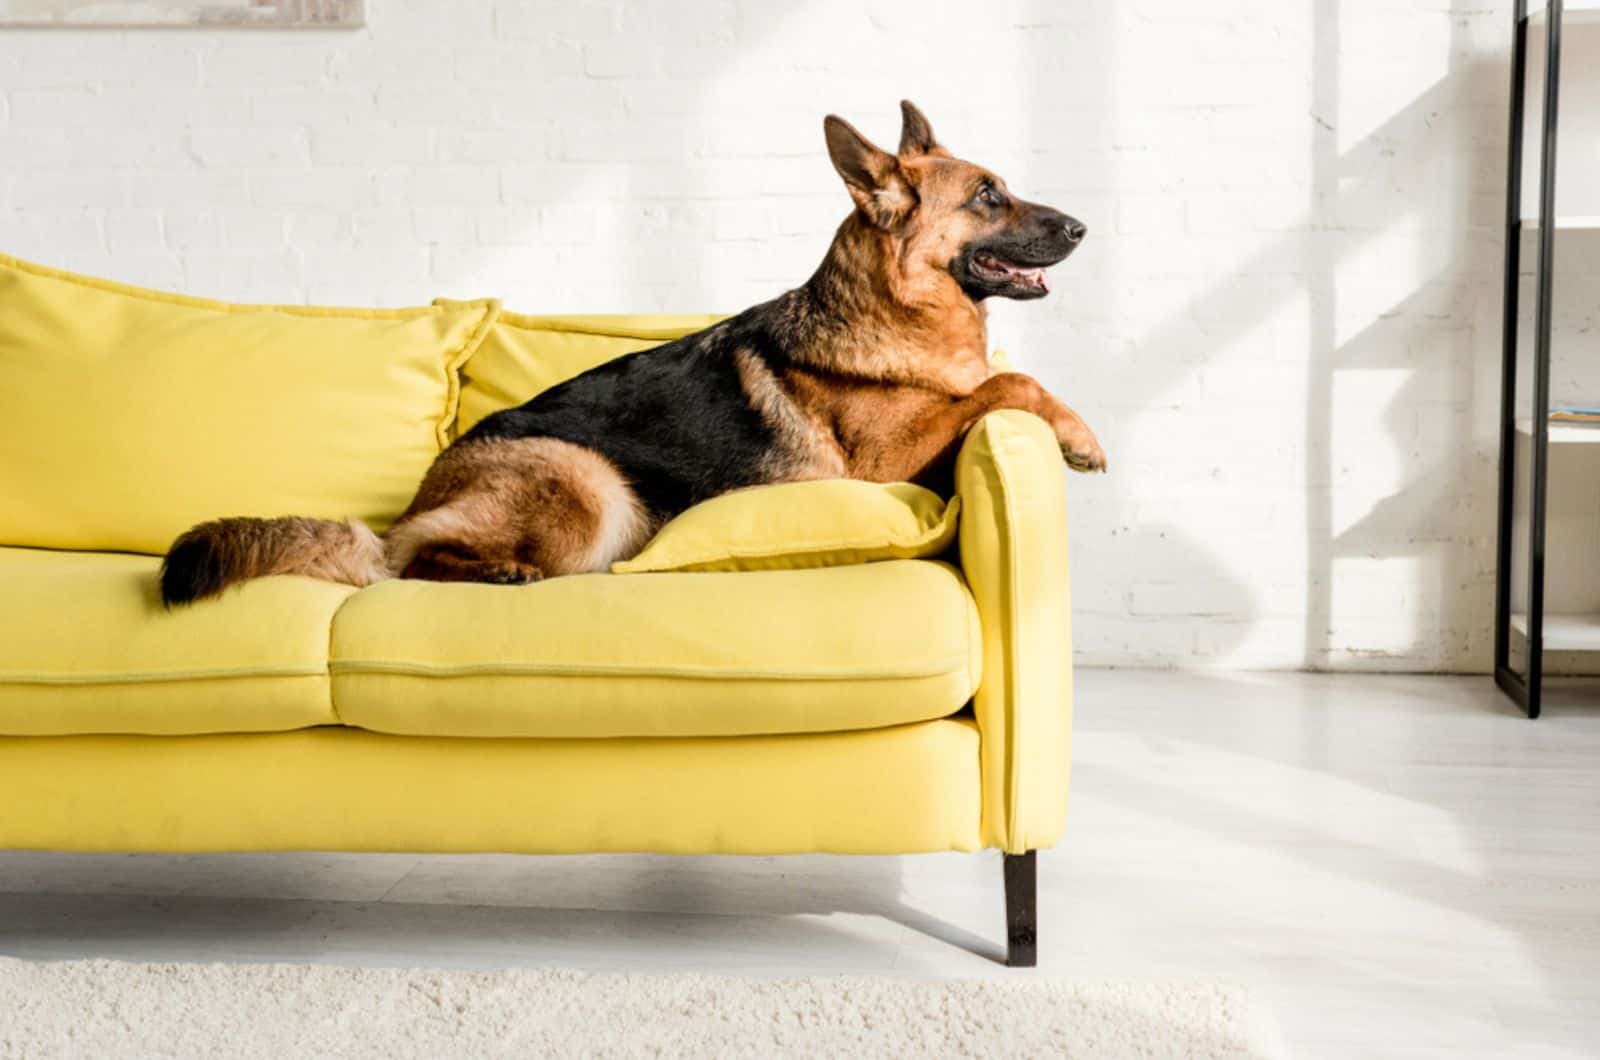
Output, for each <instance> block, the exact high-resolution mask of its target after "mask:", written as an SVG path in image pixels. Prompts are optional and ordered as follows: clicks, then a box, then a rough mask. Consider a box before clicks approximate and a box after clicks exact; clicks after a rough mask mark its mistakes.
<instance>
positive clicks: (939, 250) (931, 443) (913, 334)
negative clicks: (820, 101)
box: [745, 103, 1105, 481]
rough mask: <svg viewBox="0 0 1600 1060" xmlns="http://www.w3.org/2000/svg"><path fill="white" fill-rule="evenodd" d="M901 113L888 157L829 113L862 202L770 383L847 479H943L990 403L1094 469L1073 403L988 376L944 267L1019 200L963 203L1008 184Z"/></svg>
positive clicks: (1095, 447)
mask: <svg viewBox="0 0 1600 1060" xmlns="http://www.w3.org/2000/svg"><path fill="white" fill-rule="evenodd" d="M902 110H903V112H904V118H905V121H904V126H903V128H902V132H901V140H900V148H899V151H898V153H897V154H895V155H891V154H889V153H888V152H885V151H882V150H880V149H878V148H876V147H874V146H872V145H871V143H870V142H868V141H866V140H865V138H864V137H862V136H861V134H860V133H859V132H857V131H856V130H855V129H854V128H853V127H851V126H850V125H849V124H848V123H846V122H843V121H842V120H840V119H837V118H830V119H829V121H828V122H827V123H826V126H827V132H828V148H829V153H830V155H832V156H833V159H834V164H835V166H836V168H838V169H839V172H840V175H841V176H842V177H843V178H844V181H845V185H846V188H847V189H848V190H849V191H850V194H851V198H852V199H853V200H854V201H855V202H856V205H857V210H856V212H855V213H853V214H851V216H850V217H849V218H847V219H846V220H845V222H844V223H843V224H842V225H840V226H839V230H838V232H837V234H836V235H835V237H834V241H833V244H832V246H831V247H830V248H829V250H828V255H827V257H826V258H825V259H824V260H823V263H822V266H821V267H820V268H819V269H818V270H817V273H816V275H815V276H813V277H812V279H811V283H810V284H809V285H808V289H809V290H810V291H811V294H812V298H813V299H814V300H815V301H816V302H817V303H818V304H819V306H825V307H826V309H825V310H822V309H819V311H817V312H816V313H814V314H804V315H800V316H799V317H798V319H796V320H794V321H793V322H792V328H793V330H794V331H795V332H797V333H799V334H802V335H803V336H804V339H805V341H804V342H803V343H801V344H800V345H801V348H802V350H803V353H802V355H801V356H799V357H797V358H796V359H795V364H794V365H793V366H792V367H790V368H789V369H788V370H786V371H785V372H784V374H783V376H782V378H781V379H780V380H779V385H780V386H781V388H782V390H783V392H784V395H785V396H786V397H787V398H788V404H790V405H792V406H794V407H796V408H797V409H798V410H799V414H800V416H801V418H803V419H804V420H805V421H808V422H811V423H815V424H819V425H821V426H822V427H823V428H825V430H826V431H827V432H828V433H829V434H831V435H833V437H834V440H835V442H836V444H837V448H838V450H839V452H840V453H841V455H842V457H843V460H844V465H845V473H846V474H848V475H849V476H851V477H854V478H865V479H871V480H874V481H895V480H900V479H929V478H933V479H938V478H939V476H940V475H941V474H943V473H944V471H945V470H947V468H948V465H949V463H950V461H951V460H952V458H953V457H954V454H955V451H956V449H957V447H958V446H959V443H960V440H961V438H962V436H963V435H965V433H966V432H967V430H968V429H970V428H971V426H972V425H973V424H974V423H976V422H977V421H978V419H980V418H981V417H982V416H983V415H984V414H986V413H988V412H991V411H993V410H995V409H998V408H1020V409H1025V410H1027V411H1029V412H1033V413H1035V414H1036V415H1038V416H1040V417H1042V418H1043V419H1044V420H1045V421H1046V422H1048V423H1050V424H1051V426H1052V427H1053V428H1054V429H1055V432H1056V437H1057V440H1058V441H1059V442H1060V444H1061V449H1062V455H1063V456H1064V457H1065V459H1066V461H1067V463H1068V464H1069V465H1070V466H1072V467H1074V468H1076V469H1078V470H1080V471H1083V470H1101V469H1103V468H1104V467H1105V454H1104V452H1103V451H1102V450H1101V448H1100V444H1099V442H1098V441H1097V440H1096V439H1095V437H1094V433H1093V432H1092V431H1091V430H1090V429H1089V427H1088V425H1087V424H1085V423H1084V422H1083V420H1082V418H1080V417H1079V416H1078V414H1077V413H1075V412H1073V411H1072V410H1071V409H1070V408H1068V407H1067V406H1066V405H1064V404H1062V403H1061V402H1060V401H1059V400H1058V399H1056V398H1055V397H1054V396H1053V395H1051V394H1050V393H1049V392H1048V391H1046V390H1045V389H1044V387H1042V386H1041V385H1040V384H1039V383H1038V382H1036V381H1035V380H1033V379H1032V378H1030V377H1028V376H1025V375H1020V374H1017V373H1002V374H999V375H996V374H995V373H994V371H993V369H992V368H991V366H990V364H989V361H988V334H987V326H986V319H985V315H984V310H983V307H982V305H981V304H975V303H974V302H973V301H972V300H971V299H969V298H968V297H967V296H966V294H965V292H963V291H962V290H961V286H960V284H959V283H958V282H957V281H956V279H955V278H954V276H952V275H951V271H950V265H951V262H952V260H953V259H954V258H955V257H956V255H957V254H959V253H960V252H961V249H962V248H963V247H964V246H966V245H967V244H968V243H970V242H971V241H972V240H974V239H975V238H978V237H980V236H982V235H984V234H985V232H986V231H987V230H988V229H990V228H994V229H998V228H1003V227H1004V226H1006V225H1009V224H1011V223H1013V217H1012V216H1011V215H1012V213H1013V212H1014V211H1016V210H1019V209H1022V208H1023V204H1021V203H1020V201H1019V200H1015V199H1010V200H1009V203H1010V204H1009V205H1008V206H1007V208H1006V209H1005V210H1004V211H1003V212H1001V213H1000V214H999V215H998V216H996V217H993V218H989V219H983V218H980V217H978V216H977V215H975V214H974V213H973V212H972V211H970V210H966V209H964V208H963V207H964V204H965V203H967V202H968V201H969V200H970V198H971V196H972V194H973V192H974V190H975V189H976V188H977V187H978V186H979V185H980V184H981V183H982V182H984V181H989V182H992V183H993V184H995V185H996V186H997V187H1000V188H1004V187H1005V182H1004V181H1002V180H1001V179H1000V178H999V177H998V176H997V175H996V174H994V173H992V172H991V171H989V170H987V169H985V168H983V167H982V166H977V165H974V164H973V163H971V162H966V161H963V160H961V159H957V158H954V157H952V156H951V154H950V153H949V152H948V151H946V150H945V149H944V148H943V147H941V146H939V145H938V143H937V142H936V141H935V139H934V137H933V130H932V128H931V127H930V126H929V124H928V121H927V118H926V117H924V116H923V115H922V113H921V112H920V111H918V110H917V109H916V108H915V107H913V106H911V105H910V104H909V103H907V104H903V105H902ZM878 192H885V194H883V195H880V194H877V193H878ZM745 389H746V392H747V393H750V394H752V404H756V405H757V407H761V404H759V403H758V402H764V403H768V404H776V402H775V401H774V400H773V399H772V398H771V397H762V398H759V399H758V398H757V397H756V396H755V391H756V388H755V387H753V386H752V385H751V383H750V382H748V381H747V382H746V384H745Z"/></svg>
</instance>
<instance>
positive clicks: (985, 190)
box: [973, 184, 1006, 206]
mask: <svg viewBox="0 0 1600 1060" xmlns="http://www.w3.org/2000/svg"><path fill="white" fill-rule="evenodd" d="M973 198H974V199H976V200H977V201H978V202H981V203H983V204H984V205H985V206H1004V205H1005V204H1006V197H1005V196H1004V195H1001V194H1000V189H999V188H997V187H995V186H994V185H993V184H985V185H984V186H983V187H981V188H979V189H978V194H977V195H975V196H973Z"/></svg>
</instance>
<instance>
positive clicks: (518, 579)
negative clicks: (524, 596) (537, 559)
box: [478, 562, 544, 585]
mask: <svg viewBox="0 0 1600 1060" xmlns="http://www.w3.org/2000/svg"><path fill="white" fill-rule="evenodd" d="M478 580H479V581H482V582H486V583H487V584H489V585H532V584H533V583H534V582H537V581H543V580H544V572H543V571H542V570H540V569H539V568H538V567H535V566H533V565H531V564H528V563H514V562H506V563H491V564H488V565H487V566H485V567H484V569H483V570H482V571H481V572H480V573H479V577H478Z"/></svg>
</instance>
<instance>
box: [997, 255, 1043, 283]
mask: <svg viewBox="0 0 1600 1060" xmlns="http://www.w3.org/2000/svg"><path fill="white" fill-rule="evenodd" d="M983 264H984V265H985V266H986V267H987V268H991V269H994V270H996V271H998V272H1000V273H1002V274H1004V275H1005V278H1006V279H1008V280H1010V281H1011V282H1012V283H1016V284H1021V285H1022V286H1024V287H1037V288H1039V289H1040V290H1041V291H1046V292H1048V291H1049V290H1050V283H1049V281H1048V280H1046V279H1045V276H1044V270H1043V269H1040V268H1035V267H1030V266H1025V265H1013V264H1012V263H1011V262H1009V261H1004V260H1002V259H1000V258H997V257H994V256H992V255H988V254H986V255H984V257H983Z"/></svg>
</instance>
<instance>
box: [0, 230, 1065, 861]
mask: <svg viewBox="0 0 1600 1060" xmlns="http://www.w3.org/2000/svg"><path fill="white" fill-rule="evenodd" d="M715 319H716V318H715V317H672V318H662V317H544V318H536V317H521V316H516V315H512V314H505V315H501V314H499V311H498V306H497V304H496V303H493V302H487V301H486V302H476V303H449V302H445V303H440V304H438V305H436V306H434V307H432V308H428V309H415V310H395V311H373V310H328V309H314V308H305V307H280V308H273V307H249V306H230V305H226V304H223V303H214V302H204V301H201V300H197V299H188V298H182V297H179V296H172V295H162V294H158V293H154V292H147V291H139V290H136V289H132V288H125V287H121V286H119V285H116V284H108V283H104V282H101V281H94V280H86V279H83V278H81V277H73V276H70V275H67V274H61V273H54V272H52V271H50V270H47V269H40V268H38V267H35V266H29V265H26V264H24V263H21V262H16V261H14V260H12V259H0V373H4V376H3V378H4V385H3V386H0V416H3V417H5V419H6V422H7V428H6V430H5V431H3V432H0V475H3V476H4V477H3V479H0V545H16V544H25V545H36V546H49V549H46V548H15V547H10V548H0V847H20V848H39V849H59V850H151V851H184V850H197V851H198V850H280V849H321V850H396V851H418V852H427V851H505V852H526V853H540V852H550V853H557V852H586V851H635V850H640V851H642V850H649V851H664V852H672V853H712V852H716V853H740V854H757V853H790V852H806V851H830V852H838V853H899V852H912V851H940V850H971V849H975V848H977V847H980V846H987V847H997V848H1001V849H1004V850H1007V851H1014V852H1015V851H1022V850H1027V849H1036V848H1041V847H1048V846H1050V845H1052V844H1054V843H1055V841H1056V840H1057V839H1058V837H1059V836H1060V834H1061V830H1062V826H1063V822H1064V815H1065V810H1066V795H1067V782H1068V762H1069V755H1070V727H1071V709H1072V697H1071V644H1070V637H1071V623H1070V612H1069V607H1068V594H1067V552H1066V509H1065V486H1064V481H1063V480H1064V473H1063V468H1062V462H1061V458H1060V453H1059V450H1058V448H1057V446H1056V443H1055V440H1054V438H1053V437H1052V436H1051V433H1050V431H1049V429H1048V428H1047V427H1046V426H1045V425H1044V424H1043V423H1041V422H1040V421H1038V420H1037V419H1034V418H1033V417H1031V416H1028V415H1025V414H1022V413H1016V412H1002V413H996V414H993V415H991V416H989V417H986V418H985V419H984V420H983V421H981V422H980V423H979V424H978V425H977V427H976V428H975V429H974V430H973V432H972V434H971V436H970V437H969V438H968V439H967V440H966V442H965V444H964V445H963V447H962V449H961V452H960V455H959V458H958V461H957V468H956V488H957V490H956V491H957V499H956V500H957V502H958V503H959V527H958V529H956V531H955V532H956V543H957V548H956V549H955V550H954V551H947V552H946V553H945V556H946V558H947V559H959V569H958V568H957V567H955V566H951V565H949V564H947V563H942V562H935V561H932V560H929V559H910V558H899V557H903V556H910V555H917V556H926V555H930V554H931V553H932V552H934V551H937V550H938V549H939V548H942V547H944V545H945V544H946V543H947V542H948V535H949V534H950V533H951V530H952V527H953V526H954V524H955V523H956V518H955V516H956V512H955V510H954V509H955V507H956V504H955V503H952V505H951V506H950V509H949V510H944V509H938V508H936V506H935V504H930V503H927V502H926V499H925V498H922V497H920V496H919V495H911V496H910V497H906V498H901V501H902V502H904V503H903V507H904V508H905V509H906V510H896V511H895V512H894V513H893V516H892V517H891V520H890V521H891V522H895V525H896V526H899V527H900V530H899V531H896V532H892V533H890V534H888V535H887V538H888V539H890V540H889V543H888V544H887V545H885V544H884V541H883V540H881V539H874V540H871V541H866V540H864V539H863V537H862V536H861V534H860V533H858V532H857V531H858V530H859V523H857V522H854V521H853V520H856V519H858V518H859V517H860V515H861V512H860V511H857V510H855V509H858V508H866V507H871V506H872V505H873V504H878V503H882V502H884V501H885V498H893V497H894V495H895V488H894V487H891V488H889V489H888V490H883V489H882V488H880V487H872V489H874V490H877V491H878V492H876V493H874V494H873V498H874V499H873V501H871V502H864V501H863V500H862V499H861V498H860V497H857V498H856V499H854V500H851V499H846V497H845V494H859V493H860V490H861V489H862V488H865V487H863V486H862V484H847V485H844V486H840V485H838V484H832V483H821V484H805V486H804V487H794V489H796V490H798V491H799V492H798V493H797V494H796V496H798V495H799V493H806V494H808V495H814V496H811V499H810V501H808V502H807V504H806V507H808V508H809V509H811V510H807V511H805V512H803V513H797V512H796V510H795V509H793V508H792V507H791V508H788V509H787V510H785V509H784V507H783V506H776V507H772V508H765V509H763V508H762V507H761V502H758V501H752V500H748V499H746V498H730V499H728V500H727V501H726V502H724V503H725V504H726V505H728V506H730V508H731V509H732V514H728V513H724V514H727V515H728V522H729V525H726V526H707V525H704V524H702V525H698V526H693V525H691V526H689V527H688V529H689V530H690V531H692V532H691V533H689V534H688V535H687V536H684V537H680V538H679V539H678V540H677V541H676V542H674V541H670V540H668V539H667V536H666V535H663V540H662V541H661V542H659V544H660V545H661V546H662V554H665V555H667V556H668V560H669V562H668V565H671V566H679V565H688V566H700V565H712V566H727V565H730V564H732V565H746V564H748V565H752V566H778V567H788V566H801V567H804V568H805V569H768V570H758V571H739V572H726V571H723V572H671V573H636V574H629V575H627V576H625V577H623V576H613V575H593V576H586V577H578V578H562V579H554V580H552V581H549V582H545V583H541V584H538V585H533V586H525V587H507V586H486V585H440V584H432V583H422V582H406V581H391V582H385V583H381V584H379V585H376V586H373V587H371V588H368V589H364V590H361V591H355V590H352V589H350V588H348V587H344V586H338V585H332V584H328V583H324V582H318V581H313V580H310V579H303V578H267V579H262V580H259V581H256V582H252V583H249V584H247V585H244V586H242V587H239V588H236V589H232V590H229V591H228V592H226V593H224V594H223V595H222V596H221V597H220V598H218V599H215V600H209V601H206V602H204V603H202V604H200V605H197V606H195V607H192V608H188V609H176V610H173V611H171V612H166V611H163V610H162V609H161V607H160V605H159V602H158V600H157V596H156V584H155V575H156V568H157V564H158V561H157V560H156V559H155V558H153V557H151V556H139V555H126V554H117V553H114V552H102V553H91V552H72V551H53V549H91V548H99V549H116V550H122V551H124V552H140V551H149V552H156V551H160V550H161V549H162V548H164V547H165V545H166V544H167V542H169V541H170V539H171V536H172V535H173V534H175V533H177V532H178V531H180V530H182V529H184V528H185V527H186V526H187V525H189V524H190V523H192V522H194V521H197V520H199V519H203V518H209V517H212V516H216V515H223V514H252V513H254V514H272V515H276V514H285V513H289V512H294V513H298V514H311V515H329V516H347V515H353V516H357V517H362V518H365V519H367V520H369V521H371V522H373V523H374V524H376V525H378V526H380V527H381V526H383V525H384V524H385V523H386V522H387V521H388V520H389V519H391V518H392V517H393V515H394V514H395V513H396V512H398V511H399V510H400V508H401V507H403V506H404V504H405V503H406V502H407V501H408V500H409V498H410V495H411V491H412V489H413V488H414V487H415V484H416V481H417V479H418V477H419V476H420V475H421V473H422V470H423V469H424V468H425V466H426V464H427V462H428V461H429V460H431V459H432V457H433V455H434V454H435V453H436V452H437V451H438V449H439V447H440V445H442V444H444V443H445V442H446V441H447V440H448V438H449V437H452V436H453V433H454V432H453V429H452V426H453V425H455V424H456V423H457V409H458V408H459V426H460V427H461V428H462V429H465V428H468V427H470V426H471V425H472V424H473V423H475V422H477V421H478V420H479V419H481V418H482V417H483V416H484V415H487V414H489V413H490V412H492V411H494V410H496V409H498V408H503V407H506V406H508V405H513V404H519V403H521V402H523V401H526V400H527V399H528V398H530V397H532V396H534V395H535V394H536V393H538V392H539V391H541V390H543V389H545V388H547V387H549V386H551V385H554V384H555V383H557V382H560V381H561V380H563V379H566V378H568V377H570V376H572V375H574V374H576V373H578V372H580V371H582V370H584V369H586V368H589V367H592V366H593V365H595V364H597V363H600V362H601V361H604V360H606V359H608V358H610V357H613V356H617V355H620V354H622V353H625V352H627V351H630V350H634V349H640V348H645V347H648V346H653V345H656V344H659V343H661V342H664V341H668V340H670V339H672V338H675V337H677V336H678V335H681V334H683V333H686V332H689V331H692V330H696V329H698V328H700V327H703V326H706V325H707V324H709V323H711V322H713V321H714V320H715ZM52 351H53V352H52ZM469 356H470V360H468V361H466V363H465V366H464V368H462V362H463V360H464V359H466V358H468V357H469ZM458 368H459V369H461V371H460V372H458V371H457V369H458ZM785 488H789V487H785ZM841 491H843V492H841ZM824 494H826V497H824V496H823V495H824ZM935 501H936V499H935ZM788 503H789V502H785V504H786V505H787V504H788ZM746 505H751V507H748V508H747V507H746ZM711 514H712V515H713V516H715V514H716V513H715V512H712V513H711ZM802 514H803V515H804V516H805V518H801V517H800V516H801V515H802ZM880 514H881V513H880ZM705 515H706V513H705V512H701V513H699V515H698V516H697V517H696V521H697V522H698V520H699V519H700V518H701V517H704V516H705ZM900 519H905V520H906V521H905V522H903V523H901V522H897V521H896V520H900ZM712 521H713V522H714V523H720V522H721V517H717V518H715V519H713V520H712ZM775 527H783V528H786V529H788V530H791V531H794V532H795V533H796V535H797V536H798V537H800V538H801V539H802V540H800V541H799V542H798V543H797V542H794V541H791V542H789V543H787V544H781V545H775V544H774V543H773V541H772V537H771V535H772V532H773V530H774V528H775ZM678 529H679V530H682V529H684V527H681V526H680V527H679V528H678ZM802 529H803V531H804V532H803V533H800V532H799V531H800V530H802ZM881 536H882V535H880V537H881ZM797 544H798V547H796V546H797ZM668 546H670V548H669V547H668ZM884 548H887V549H888V552H887V556H892V557H895V558H881V561H880V562H865V563H863V562H849V563H847V565H842V566H826V567H811V566H806V565H808V564H813V563H816V562H820V561H822V560H826V561H827V562H830V563H831V562H837V561H859V560H867V559H879V558H880V557H884V556H885V553H884V552H882V551H881V550H882V549H884ZM717 549H721V551H720V552H718V551H716V550H717ZM658 559H659V556H658ZM652 562H654V561H652ZM969 703H970V705H971V712H970V714H969V713H968V712H966V711H965V710H964V709H963V708H964V707H965V706H966V705H968V704H969Z"/></svg>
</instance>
